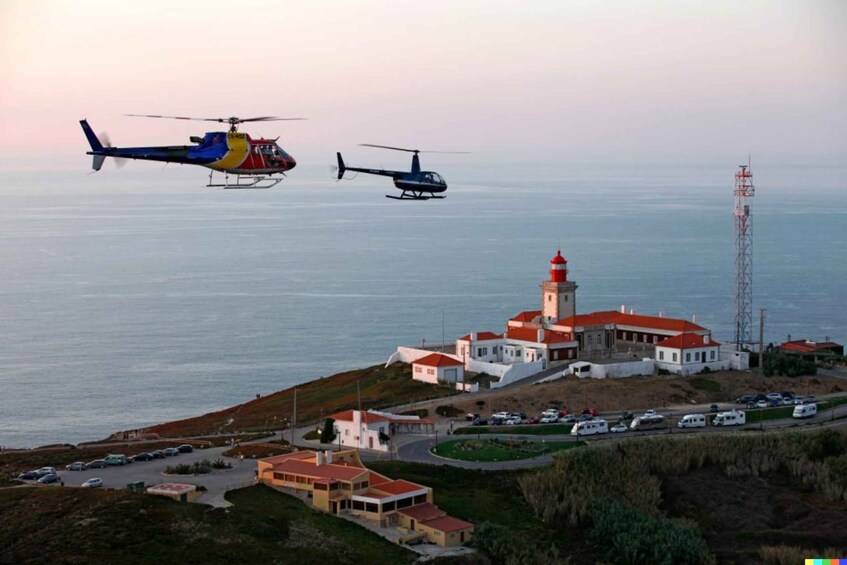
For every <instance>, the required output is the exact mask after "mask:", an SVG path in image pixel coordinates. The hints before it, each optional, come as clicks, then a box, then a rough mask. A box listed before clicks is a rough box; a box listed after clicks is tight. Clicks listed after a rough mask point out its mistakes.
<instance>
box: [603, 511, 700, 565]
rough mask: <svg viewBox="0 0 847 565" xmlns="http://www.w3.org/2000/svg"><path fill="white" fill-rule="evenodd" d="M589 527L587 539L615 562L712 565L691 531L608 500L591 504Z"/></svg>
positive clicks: (694, 533) (696, 534) (696, 536)
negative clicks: (706, 564) (701, 564)
mask: <svg viewBox="0 0 847 565" xmlns="http://www.w3.org/2000/svg"><path fill="white" fill-rule="evenodd" d="M591 523H592V524H591V530H590V532H589V538H590V539H591V541H592V542H593V543H594V545H595V546H596V547H597V548H598V549H600V550H601V551H602V552H604V553H605V555H606V557H607V558H608V559H609V560H613V561H615V562H619V563H631V564H636V563H651V564H653V563H658V564H661V563H665V564H667V565H676V564H678V563H691V564H696V563H714V558H713V557H712V555H711V554H710V553H709V548H708V546H707V545H706V542H705V541H703V539H702V538H701V537H700V535H699V534H698V533H697V532H695V531H694V530H691V529H688V528H684V527H682V526H679V525H677V524H675V523H674V522H671V521H670V520H663V519H659V518H655V517H653V516H651V515H649V514H646V513H644V512H642V511H640V510H638V509H636V508H633V507H631V506H627V505H625V504H621V503H620V502H616V501H614V500H609V499H608V498H600V499H598V500H596V501H595V502H594V504H592V506H591Z"/></svg>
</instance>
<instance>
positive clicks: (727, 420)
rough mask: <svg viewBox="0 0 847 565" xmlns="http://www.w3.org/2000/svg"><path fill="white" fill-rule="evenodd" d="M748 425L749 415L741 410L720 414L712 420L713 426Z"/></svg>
mask: <svg viewBox="0 0 847 565" xmlns="http://www.w3.org/2000/svg"><path fill="white" fill-rule="evenodd" d="M746 423H747V414H745V413H744V412H742V411H741V410H732V411H730V412H718V413H717V414H715V419H714V420H712V425H713V426H743V425H744V424H746Z"/></svg>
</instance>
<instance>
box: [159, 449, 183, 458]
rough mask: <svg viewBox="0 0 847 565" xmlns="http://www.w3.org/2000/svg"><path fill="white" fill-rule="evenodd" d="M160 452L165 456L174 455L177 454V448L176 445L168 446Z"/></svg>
mask: <svg viewBox="0 0 847 565" xmlns="http://www.w3.org/2000/svg"><path fill="white" fill-rule="evenodd" d="M162 453H164V454H165V457H174V456H176V455H179V449H177V448H176V447H168V448H165V449H163V450H162Z"/></svg>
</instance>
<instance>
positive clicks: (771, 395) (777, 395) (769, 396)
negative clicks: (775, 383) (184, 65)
mask: <svg viewBox="0 0 847 565" xmlns="http://www.w3.org/2000/svg"><path fill="white" fill-rule="evenodd" d="M765 397H767V399H768V400H777V401H779V402H782V395H781V394H780V393H778V392H769V393H767V394H766V395H765Z"/></svg>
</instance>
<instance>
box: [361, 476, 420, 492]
mask: <svg viewBox="0 0 847 565" xmlns="http://www.w3.org/2000/svg"><path fill="white" fill-rule="evenodd" d="M371 487H373V488H375V489H377V490H381V491H383V492H387V493H388V494H406V493H409V492H415V491H416V490H426V487H422V486H421V485H416V484H415V483H410V482H409V481H404V480H403V479H397V480H395V481H388V482H387V483H382V484H380V485H371Z"/></svg>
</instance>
